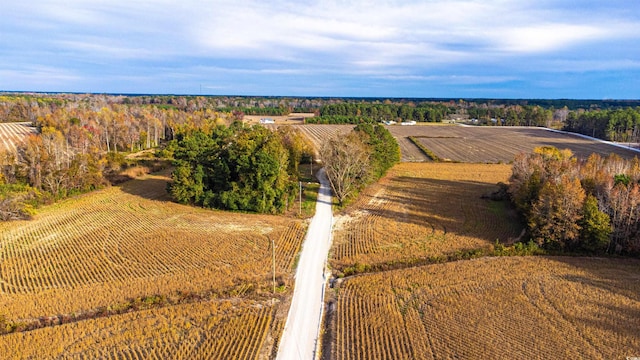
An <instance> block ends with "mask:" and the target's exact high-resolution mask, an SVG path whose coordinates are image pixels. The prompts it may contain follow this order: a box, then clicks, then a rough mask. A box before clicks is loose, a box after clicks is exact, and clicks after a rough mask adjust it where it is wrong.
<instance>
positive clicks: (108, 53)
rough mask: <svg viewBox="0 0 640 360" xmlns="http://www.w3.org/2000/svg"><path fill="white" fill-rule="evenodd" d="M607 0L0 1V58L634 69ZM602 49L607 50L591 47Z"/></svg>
mask: <svg viewBox="0 0 640 360" xmlns="http://www.w3.org/2000/svg"><path fill="white" fill-rule="evenodd" d="M612 1H613V2H614V3H615V5H607V4H609V2H602V3H597V2H595V1H593V2H591V4H592V5H590V6H580V4H574V3H573V2H568V1H555V0H538V1H535V0H523V1H509V0H485V1H482V0H456V1H448V0H429V1H426V0H352V1H344V0H318V1H311V0H273V1H268V2H265V1H258V0H207V1H203V0H182V1H180V2H175V1H173V0H136V1H131V0H93V1H86V0H33V1H29V2H18V1H7V4H3V11H6V13H7V14H11V16H7V17H6V18H5V19H3V22H2V23H0V33H2V37H1V38H0V57H3V58H5V59H11V60H12V61H19V62H25V63H32V64H34V65H33V66H32V68H33V69H34V71H35V72H36V73H39V74H42V72H38V71H37V70H35V69H36V68H37V67H38V66H41V67H45V68H46V67H47V66H48V67H50V68H60V67H62V66H63V64H65V63H68V64H70V65H68V66H74V68H72V70H69V73H76V74H85V68H79V67H83V66H87V64H91V65H95V64H104V65H105V67H108V66H111V67H110V68H109V69H108V71H109V72H110V74H113V75H116V74H117V73H118V72H119V71H125V70H122V69H121V68H118V67H117V66H118V65H121V64H124V65H125V66H123V67H124V68H126V71H128V72H130V73H144V74H145V75H150V76H152V75H153V72H154V71H156V72H157V73H158V75H160V74H161V73H167V72H168V73H175V74H179V75H180V76H183V78H185V79H186V78H188V79H195V78H200V77H202V76H204V75H205V74H221V73H223V72H224V73H226V74H229V75H230V76H232V75H235V76H238V77H239V78H240V77H243V75H255V78H256V79H259V78H260V77H269V76H271V77H275V76H276V75H283V77H286V76H287V75H291V76H295V75H308V74H310V75H316V76H319V78H318V79H319V81H328V79H327V77H329V76H344V77H353V78H356V77H362V79H367V78H377V79H382V80H387V81H418V80H420V79H423V76H425V75H422V74H466V75H459V77H457V78H452V77H446V76H444V77H442V78H430V77H429V76H431V75H426V76H427V78H424V79H423V80H424V81H439V82H444V83H448V84H481V83H490V82H496V83H500V82H503V81H502V80H504V79H506V80H504V81H509V80H508V79H511V78H518V79H519V78H521V76H520V75H519V73H518V72H519V71H520V72H522V71H524V72H528V73H533V72H536V71H544V72H553V71H557V70H556V69H553V68H552V67H553V66H552V65H553V64H552V63H551V62H550V60H553V61H555V63H554V64H555V65H557V67H558V68H565V69H569V71H572V66H573V65H574V64H575V65H576V66H577V68H579V69H591V70H593V71H606V69H616V70H623V69H635V70H637V68H638V67H637V62H636V61H635V59H637V58H639V56H640V54H639V50H636V49H637V48H638V46H637V45H638V44H639V42H640V18H639V15H638V13H637V11H635V9H634V8H633V7H634V6H635V5H621V4H626V3H624V2H623V1H621V0H612ZM621 6H622V7H624V6H627V7H629V9H626V10H627V11H625V9H624V8H622V9H621V8H620V7H621ZM604 46H607V47H608V49H610V50H611V49H613V50H615V51H614V52H615V53H614V52H612V53H611V54H609V52H607V51H600V50H596V49H600V48H602V47H604ZM590 47H593V48H591V49H590ZM585 49H586V50H585ZM33 51H39V54H48V55H50V56H33V55H31V56H30V54H33ZM623 51H626V52H627V53H626V54H625V53H623ZM577 59H579V60H577ZM625 59H627V60H625ZM148 64H154V65H153V66H156V67H157V68H156V69H150V67H151V65H148ZM550 64H551V65H550ZM198 65H201V66H203V68H199V66H198ZM524 65H526V69H525V66H524ZM207 66H208V70H207V69H206V68H207ZM97 68H99V67H97V66H93V69H87V70H86V71H87V72H89V71H96V69H97ZM216 68H217V70H213V69H216ZM469 68H474V69H475V71H476V73H473V71H472V70H469ZM478 69H479V70H478ZM494 69H498V70H496V71H494ZM499 69H501V70H502V71H499ZM602 69H604V70H602ZM98 71H99V70H98ZM200 71H202V72H200ZM488 71H490V74H487V72H488ZM511 72H513V73H511ZM505 74H506V75H505ZM53 75H54V76H55V74H53ZM124 75H128V73H127V74H124ZM87 76H89V75H87ZM383 76H390V77H389V78H386V79H385V78H382V77H383ZM394 76H395V77H396V78H395V80H394V79H393V78H391V77H394ZM152 78H153V76H152ZM157 78H159V79H166V77H161V76H158V77H157ZM243 79H245V78H244V77H243ZM2 80H3V79H2ZM13 87H14V86H12V88H13Z"/></svg>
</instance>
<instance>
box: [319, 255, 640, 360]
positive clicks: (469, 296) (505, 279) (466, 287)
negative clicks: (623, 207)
mask: <svg viewBox="0 0 640 360" xmlns="http://www.w3.org/2000/svg"><path fill="white" fill-rule="evenodd" d="M639 268H640V261H639V260H637V259H599V258H579V257H576V258H566V257H507V258H482V259H474V260H465V261H458V262H452V263H446V264H435V265H427V266H422V267H416V268H411V269H403V270H394V271H386V272H382V273H377V274H367V275H361V276H356V277H352V278H348V279H346V280H345V281H344V282H343V283H342V284H341V285H340V287H339V289H338V290H337V291H336V296H337V306H336V308H335V315H334V321H333V322H332V330H331V333H332V334H333V336H332V342H331V347H332V350H331V355H332V356H331V358H335V359H460V358H463V359H625V357H627V356H637V355H638V354H640V327H639V326H638V319H640V276H639V275H638V269H639Z"/></svg>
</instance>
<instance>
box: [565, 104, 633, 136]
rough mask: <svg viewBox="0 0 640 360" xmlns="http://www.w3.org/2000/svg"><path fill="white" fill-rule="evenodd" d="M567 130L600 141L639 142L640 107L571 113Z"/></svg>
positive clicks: (566, 123)
mask: <svg viewBox="0 0 640 360" xmlns="http://www.w3.org/2000/svg"><path fill="white" fill-rule="evenodd" d="M564 129H565V130H567V131H571V132H576V133H579V134H584V135H588V136H592V137H595V138H599V139H604V140H609V141H620V142H638V139H639V136H640V107H636V108H624V109H616V110H592V111H578V112H573V111H572V112H570V113H569V114H568V116H567V120H566V122H565V127H564Z"/></svg>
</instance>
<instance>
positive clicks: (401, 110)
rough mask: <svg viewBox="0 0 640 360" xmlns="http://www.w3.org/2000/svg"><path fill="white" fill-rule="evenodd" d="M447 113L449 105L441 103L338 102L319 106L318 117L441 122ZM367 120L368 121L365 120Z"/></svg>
mask: <svg viewBox="0 0 640 360" xmlns="http://www.w3.org/2000/svg"><path fill="white" fill-rule="evenodd" d="M448 114H449V107H447V106H445V105H443V104H421V105H419V106H412V105H409V104H390V103H388V104H370V103H339V104H331V105H324V106H322V107H321V108H320V113H319V115H320V117H325V116H344V117H348V118H352V119H361V118H364V119H371V120H372V122H380V121H390V120H393V121H412V120H413V121H419V122H425V121H427V122H441V121H442V120H443V119H444V118H445V117H446V116H447V115H448ZM367 122H368V121H367Z"/></svg>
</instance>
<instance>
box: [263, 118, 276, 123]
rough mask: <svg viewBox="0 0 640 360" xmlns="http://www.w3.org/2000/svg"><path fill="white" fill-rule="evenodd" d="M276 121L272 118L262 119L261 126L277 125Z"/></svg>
mask: <svg viewBox="0 0 640 360" xmlns="http://www.w3.org/2000/svg"><path fill="white" fill-rule="evenodd" d="M275 123H276V122H275V120H273V119H272V118H262V119H260V124H275Z"/></svg>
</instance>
